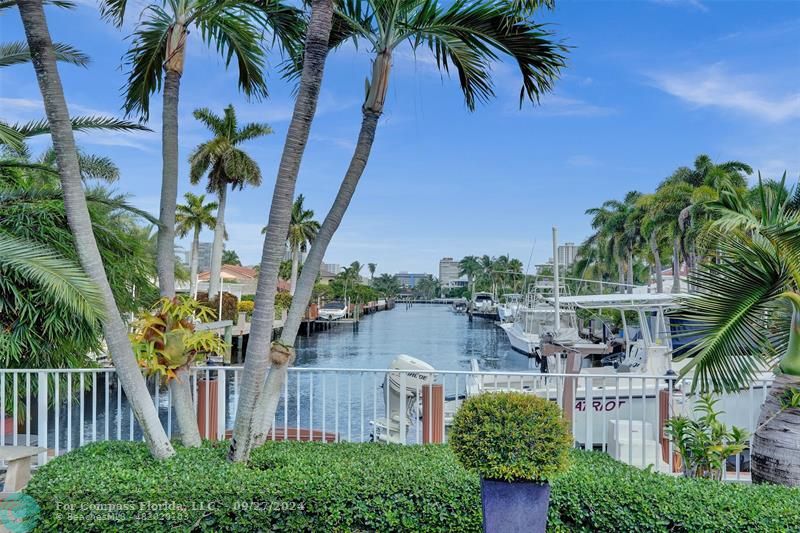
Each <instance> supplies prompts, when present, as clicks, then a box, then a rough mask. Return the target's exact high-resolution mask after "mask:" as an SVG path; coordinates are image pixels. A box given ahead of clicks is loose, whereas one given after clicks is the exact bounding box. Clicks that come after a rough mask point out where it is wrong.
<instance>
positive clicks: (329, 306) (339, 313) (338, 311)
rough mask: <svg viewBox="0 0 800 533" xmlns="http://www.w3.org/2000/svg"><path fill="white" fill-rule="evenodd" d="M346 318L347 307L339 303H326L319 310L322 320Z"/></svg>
mask: <svg viewBox="0 0 800 533" xmlns="http://www.w3.org/2000/svg"><path fill="white" fill-rule="evenodd" d="M346 316H347V305H345V303H344V302H341V301H338V300H337V301H333V302H328V303H326V304H325V305H323V306H322V308H321V309H320V310H319V318H321V319H322V320H339V319H341V318H344V317H346Z"/></svg>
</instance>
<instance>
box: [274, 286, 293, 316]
mask: <svg viewBox="0 0 800 533" xmlns="http://www.w3.org/2000/svg"><path fill="white" fill-rule="evenodd" d="M291 306H292V295H291V294H289V293H288V292H278V293H277V294H275V310H276V311H275V316H276V317H278V318H280V311H278V309H289V308H290V307H291Z"/></svg>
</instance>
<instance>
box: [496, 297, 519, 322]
mask: <svg viewBox="0 0 800 533" xmlns="http://www.w3.org/2000/svg"><path fill="white" fill-rule="evenodd" d="M503 300H505V301H504V302H503V303H501V304H498V305H497V316H498V318H500V322H501V323H506V322H512V321H513V320H514V317H515V316H516V315H517V310H518V309H519V307H520V305H521V303H522V295H521V294H516V293H512V294H504V295H503Z"/></svg>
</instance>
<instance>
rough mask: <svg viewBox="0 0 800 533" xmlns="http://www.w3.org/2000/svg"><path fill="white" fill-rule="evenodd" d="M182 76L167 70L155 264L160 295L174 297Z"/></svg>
mask: <svg viewBox="0 0 800 533" xmlns="http://www.w3.org/2000/svg"><path fill="white" fill-rule="evenodd" d="M180 85H181V75H180V73H179V72H176V71H174V70H167V72H166V75H165V77H164V110H163V116H162V118H161V120H162V127H161V143H162V147H161V150H162V154H161V158H162V170H161V208H160V210H159V222H161V227H160V228H159V229H158V240H157V252H156V265H157V268H158V286H159V290H160V291H161V296H167V297H169V298H173V297H174V296H175V206H176V205H177V202H178V93H179V91H180Z"/></svg>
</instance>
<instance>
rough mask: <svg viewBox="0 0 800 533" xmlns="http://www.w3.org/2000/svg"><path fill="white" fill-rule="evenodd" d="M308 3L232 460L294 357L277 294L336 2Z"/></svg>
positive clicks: (257, 431)
mask: <svg viewBox="0 0 800 533" xmlns="http://www.w3.org/2000/svg"><path fill="white" fill-rule="evenodd" d="M310 4H311V13H310V14H309V19H308V27H307V29H306V36H305V43H304V46H303V54H302V57H303V60H302V69H301V70H300V73H299V79H300V83H299V85H298V88H297V98H296V99H295V103H294V110H293V112H292V120H291V121H290V123H289V128H288V130H287V131H286V141H285V142H284V145H283V152H282V154H281V160H280V164H279V165H278V175H277V177H276V179H275V188H274V189H273V193H272V202H271V204H270V208H269V219H268V223H267V231H266V232H265V237H264V246H263V251H262V253H261V263H260V264H259V276H258V286H257V287H256V296H255V308H254V310H253V317H252V319H251V321H250V323H251V324H252V327H251V330H250V331H251V333H250V339H249V341H248V344H247V354H246V357H245V363H244V373H243V374H244V375H243V377H242V384H241V387H240V390H239V403H238V406H237V409H236V420H235V422H234V427H233V438H232V439H231V446H230V449H229V450H228V459H229V460H231V461H246V460H247V459H248V458H249V457H250V451H251V450H252V448H253V446H254V444H255V443H256V442H257V441H259V440H260V439H262V438H263V435H262V434H261V432H262V431H263V424H261V423H260V422H259V420H258V418H257V415H260V413H259V412H258V411H257V404H258V402H259V397H260V396H262V394H263V391H264V387H263V384H264V379H265V377H266V374H267V368H268V365H269V364H270V362H275V363H276V364H281V365H285V364H286V363H287V362H288V361H289V359H290V358H291V353H289V352H288V351H287V350H286V349H285V348H284V347H282V346H280V345H279V344H273V345H272V349H270V342H271V341H272V323H273V320H274V318H275V294H276V293H277V291H278V272H279V270H280V265H281V259H282V256H283V251H284V250H285V244H286V235H287V234H288V231H289V222H290V219H291V213H292V203H293V201H294V190H295V184H296V183H297V174H298V173H299V171H300V162H301V161H302V159H303V154H304V153H305V148H306V144H307V142H308V135H309V132H310V129H311V123H312V121H313V119H314V113H315V112H316V109H317V102H318V100H319V91H320V87H321V86H322V76H323V73H324V71H325V58H326V57H327V55H328V46H329V44H330V43H331V28H332V27H333V0H311V2H310ZM335 42H336V41H335V40H334V43H335Z"/></svg>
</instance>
